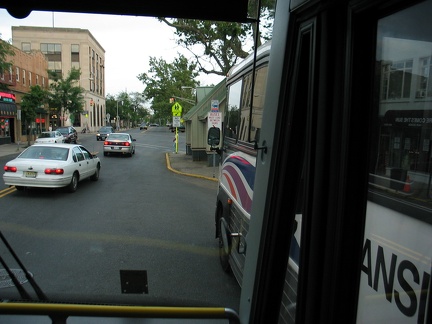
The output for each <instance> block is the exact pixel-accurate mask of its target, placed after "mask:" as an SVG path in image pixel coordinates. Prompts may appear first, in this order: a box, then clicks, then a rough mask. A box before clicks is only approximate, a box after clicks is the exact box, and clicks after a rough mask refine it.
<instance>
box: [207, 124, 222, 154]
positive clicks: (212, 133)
mask: <svg viewBox="0 0 432 324" xmlns="http://www.w3.org/2000/svg"><path fill="white" fill-rule="evenodd" d="M219 142H220V128H219V127H211V128H209V130H208V133H207V144H208V145H210V149H211V150H212V149H215V148H216V146H218V145H219Z"/></svg>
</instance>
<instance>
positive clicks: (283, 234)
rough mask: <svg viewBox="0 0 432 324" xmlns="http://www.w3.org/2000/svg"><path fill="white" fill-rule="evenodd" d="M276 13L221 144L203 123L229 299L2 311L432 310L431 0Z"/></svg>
mask: <svg viewBox="0 0 432 324" xmlns="http://www.w3.org/2000/svg"><path fill="white" fill-rule="evenodd" d="M251 2H252V4H259V2H256V1H251ZM19 4H20V6H17V5H16V3H10V2H6V1H0V7H4V8H9V9H10V12H11V13H14V14H16V15H17V16H23V15H25V14H26V13H27V14H28V12H29V11H30V10H32V9H33V10H60V11H62V10H63V11H68V12H71V11H74V12H99V13H105V14H112V13H117V14H123V15H138V16H154V17H178V18H191V19H203V20H223V21H230V22H231V21H235V22H240V23H244V24H256V23H257V22H258V21H259V20H260V17H259V16H257V15H256V13H248V8H252V7H254V6H248V1H246V0H239V1H226V0H221V1H219V2H218V3H217V5H214V6H212V7H211V8H209V5H208V3H207V2H203V1H195V0H183V1H181V2H178V3H177V4H176V3H174V2H172V1H169V0H168V1H166V0H165V1H164V0H161V1H153V2H151V3H148V4H146V3H143V4H139V5H137V4H136V3H135V2H134V1H131V0H125V1H123V2H122V3H118V4H115V3H114V4H108V3H105V4H100V3H97V4H91V3H85V4H84V3H82V2H68V3H59V2H58V1H57V2H56V1H51V0H47V1H43V0H41V1H38V2H32V3H26V4H23V3H21V2H19ZM256 12H260V10H256ZM271 13H272V14H274V17H275V20H274V27H273V32H272V40H271V43H268V44H264V45H263V47H260V48H254V52H253V53H252V55H251V56H250V57H248V58H247V59H245V60H244V61H243V62H242V63H240V64H239V65H237V66H236V67H234V68H233V69H232V70H231V72H230V75H229V76H228V78H227V86H228V99H227V102H228V104H227V105H226V108H225V111H223V114H224V119H223V120H224V123H223V125H222V128H221V134H222V135H221V138H220V141H219V144H217V143H218V139H217V138H214V137H212V138H211V143H212V146H214V147H212V148H213V149H216V150H218V151H220V154H221V157H222V158H221V162H222V164H221V170H222V174H221V183H220V186H219V191H218V193H217V194H216V193H215V199H216V200H217V205H216V213H215V221H216V237H217V238H218V240H217V241H215V240H214V238H213V237H210V238H209V240H210V239H211V240H212V241H215V242H214V243H215V246H216V245H218V246H217V247H216V248H219V260H220V262H218V261H217V260H215V262H214V265H215V266H216V265H217V264H218V263H220V264H221V265H222V267H223V270H226V271H229V272H232V273H233V275H234V277H235V280H237V281H238V282H239V284H240V285H241V296H240V301H239V307H238V312H237V311H234V310H227V309H226V308H225V305H217V306H218V307H214V308H213V307H209V308H206V307H203V305H195V306H196V307H190V306H191V305H190V304H189V305H186V304H181V302H179V303H178V304H170V303H169V302H167V301H166V300H165V299H164V298H163V297H161V298H160V299H157V300H156V301H153V303H152V304H145V303H144V302H141V303H137V304H136V305H132V306H129V305H125V303H124V302H123V303H122V302H121V301H124V299H120V302H119V299H115V300H113V301H112V302H113V304H114V305H106V303H102V301H101V303H100V304H89V303H85V304H80V303H76V304H72V305H69V304H67V303H66V304H65V303H62V304H59V303H57V304H56V303H55V302H53V301H51V300H44V302H43V303H30V302H28V301H25V302H23V301H22V300H17V301H16V300H3V302H2V303H1V304H0V313H1V315H0V320H1V319H2V317H1V316H4V314H12V315H17V316H20V315H21V316H35V317H36V316H42V315H45V316H51V318H52V319H55V318H56V316H59V315H62V319H63V318H67V317H68V316H70V315H73V317H75V319H76V316H84V317H80V319H81V320H84V318H85V317H119V318H120V319H119V320H118V322H121V321H122V320H123V319H124V318H125V317H140V318H141V317H142V318H144V317H151V318H164V319H166V318H169V319H173V318H176V319H177V318H189V319H194V320H198V319H206V320H207V319H212V318H219V319H220V318H225V319H226V321H225V322H228V321H232V322H240V323H323V324H324V323H325V324H327V323H359V324H362V323H430V322H431V321H432V299H431V292H432V288H431V287H432V280H431V274H432V253H431V251H432V199H431V198H432V197H431V183H432V182H431V180H432V164H431V163H432V119H431V116H432V113H431V111H432V34H431V32H430V30H431V28H432V20H431V19H430V17H431V16H432V0H381V1H375V0H278V1H277V2H276V7H275V10H274V11H273V10H271ZM429 27H431V28H429ZM221 107H223V104H222V103H221ZM214 134H216V133H214ZM216 196H217V198H216ZM190 199H191V200H190V205H193V204H194V200H193V199H194V197H191V198H190ZM11 208H13V206H8V210H9V209H11ZM208 208H211V209H212V210H213V208H214V200H212V201H209V203H208ZM154 212H155V213H158V215H160V213H161V211H160V210H154ZM197 214H199V213H197ZM198 216H202V215H197V217H198ZM212 217H213V215H212ZM211 222H212V223H213V219H212V220H211ZM176 225H178V224H173V225H172V226H176ZM182 225H183V224H182ZM167 226H168V225H167ZM181 228H183V226H178V230H179V235H181V233H180V230H181ZM5 230H7V229H5ZM212 233H213V231H212ZM212 233H211V234H212ZM24 234H25V233H23V234H21V235H24ZM42 234H44V233H42ZM211 234H210V235H211ZM186 235H187V234H186ZM53 236H55V235H53ZM95 236H96V238H97V235H95ZM21 239H25V240H27V241H29V239H28V237H24V238H21V237H18V238H17V240H21ZM296 244H298V247H297V246H296ZM119 248H120V247H119ZM139 248H140V247H139V246H137V249H139ZM212 256H213V255H212ZM213 257H214V259H216V258H217V256H216V255H214V256H213ZM101 259H102V258H101ZM58 262H62V260H58ZM172 267H173V269H172V272H173V273H174V272H175V271H176V269H175V268H174V267H175V266H174V265H173V266H172ZM221 271H222V270H221ZM65 278H66V279H67V277H65ZM164 279H166V280H168V279H167V278H162V280H164ZM231 279H232V278H231ZM227 280H230V278H227ZM233 280H234V279H233ZM176 284H177V283H174V282H173V284H172V285H173V290H176V288H177V287H178V286H177V285H176ZM187 284H188V285H193V284H194V283H193V282H190V283H189V282H188V283H187ZM53 289H55V287H54V288H53ZM102 291H104V290H102ZM56 296H58V298H57V300H56V301H60V302H67V301H68V300H67V298H63V300H62V297H65V296H67V295H64V294H63V292H58V294H57V295H56ZM111 297H112V296H106V299H109V298H111ZM121 297H123V296H121ZM80 298H82V300H85V299H84V297H83V296H81V295H77V296H76V298H75V299H74V300H75V301H76V300H79V299H80ZM106 299H105V301H106ZM204 302H205V301H204ZM101 304H104V305H106V306H104V305H101ZM143 304H144V305H143ZM155 305H156V306H155ZM187 306H189V307H187ZM26 319H27V320H28V319H29V318H28V317H26ZM53 322H54V320H53ZM64 322H66V320H65V321H64ZM186 322H187V320H186Z"/></svg>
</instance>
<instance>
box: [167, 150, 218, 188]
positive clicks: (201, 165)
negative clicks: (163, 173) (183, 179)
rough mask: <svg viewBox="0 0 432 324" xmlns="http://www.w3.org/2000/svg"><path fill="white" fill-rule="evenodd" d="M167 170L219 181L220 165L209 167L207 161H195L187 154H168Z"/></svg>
mask: <svg viewBox="0 0 432 324" xmlns="http://www.w3.org/2000/svg"><path fill="white" fill-rule="evenodd" d="M166 164H167V168H168V169H169V170H170V171H172V172H175V173H177V174H182V175H186V176H191V177H196V178H201V179H206V180H211V181H216V182H217V181H218V178H219V165H218V164H216V167H212V166H210V167H209V166H208V162H207V161H193V160H192V155H186V153H177V154H176V153H166Z"/></svg>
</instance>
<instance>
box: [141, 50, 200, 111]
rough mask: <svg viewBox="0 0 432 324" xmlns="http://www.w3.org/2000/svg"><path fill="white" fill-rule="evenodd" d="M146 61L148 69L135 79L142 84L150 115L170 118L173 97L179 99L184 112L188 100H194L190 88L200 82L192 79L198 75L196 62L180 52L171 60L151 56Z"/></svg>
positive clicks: (191, 104) (189, 103) (188, 103)
mask: <svg viewBox="0 0 432 324" xmlns="http://www.w3.org/2000/svg"><path fill="white" fill-rule="evenodd" d="M149 65H150V69H149V71H148V73H141V74H140V75H138V79H139V80H140V81H142V82H143V84H144V85H145V89H144V91H143V97H144V98H145V99H146V100H149V101H151V109H152V110H153V112H154V115H153V118H155V119H159V118H160V119H171V117H172V111H171V106H172V103H170V98H172V97H174V98H176V100H177V101H179V102H180V103H181V105H182V106H183V113H185V112H187V111H188V109H190V108H191V107H192V106H193V105H194V104H193V103H191V102H190V101H193V100H194V94H193V91H191V90H193V89H195V88H196V87H197V86H199V82H198V81H196V80H195V78H196V77H197V76H198V71H197V65H196V63H193V62H192V63H191V62H190V61H188V59H187V58H186V57H184V56H183V55H179V57H177V58H175V59H174V61H173V62H172V63H168V62H166V61H165V60H164V59H162V58H159V59H157V58H156V57H150V60H149ZM184 99H186V100H184Z"/></svg>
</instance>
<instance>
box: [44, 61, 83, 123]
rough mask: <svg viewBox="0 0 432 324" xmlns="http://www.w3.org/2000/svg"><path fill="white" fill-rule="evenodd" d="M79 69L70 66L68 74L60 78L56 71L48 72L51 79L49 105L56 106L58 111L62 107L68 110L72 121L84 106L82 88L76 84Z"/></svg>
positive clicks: (79, 73) (79, 72) (78, 78)
mask: <svg viewBox="0 0 432 324" xmlns="http://www.w3.org/2000/svg"><path fill="white" fill-rule="evenodd" d="M80 76H81V71H80V70H79V69H74V68H72V70H71V71H69V74H68V75H67V76H66V77H65V78H62V77H61V76H60V75H58V74H56V73H52V72H50V78H51V80H52V82H51V84H50V92H51V93H50V107H52V108H56V109H57V110H58V112H60V110H61V109H62V108H63V109H64V110H67V111H69V113H70V115H71V119H72V122H73V116H74V115H75V114H76V113H78V112H81V111H82V110H83V106H84V103H85V101H84V95H83V93H84V91H85V90H84V88H82V87H80V86H77V85H76V82H77V81H79V80H80Z"/></svg>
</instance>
